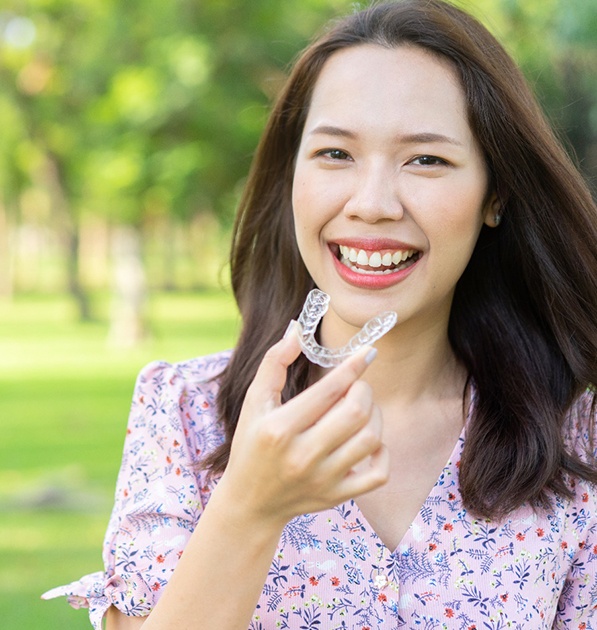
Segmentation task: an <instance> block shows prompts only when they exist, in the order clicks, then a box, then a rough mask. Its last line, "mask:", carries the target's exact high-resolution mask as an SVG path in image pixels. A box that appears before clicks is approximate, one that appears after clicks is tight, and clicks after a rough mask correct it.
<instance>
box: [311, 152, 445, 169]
mask: <svg viewBox="0 0 597 630" xmlns="http://www.w3.org/2000/svg"><path fill="white" fill-rule="evenodd" d="M314 157H321V158H325V159H327V160H328V161H330V162H350V161H353V159H352V157H351V155H350V154H349V153H348V152H347V151H344V150H343V149H337V148H326V149H321V150H319V151H316V152H315V153H314ZM405 164H407V165H408V164H413V165H414V166H422V167H429V168H432V167H437V166H449V165H450V163H449V162H448V161H447V160H445V159H444V158H441V157H439V156H437V155H431V154H423V155H417V156H415V157H413V158H410V159H409V160H408V161H406V162H405Z"/></svg>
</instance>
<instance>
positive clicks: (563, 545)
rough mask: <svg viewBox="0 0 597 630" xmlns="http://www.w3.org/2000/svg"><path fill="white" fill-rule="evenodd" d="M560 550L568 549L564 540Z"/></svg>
mask: <svg viewBox="0 0 597 630" xmlns="http://www.w3.org/2000/svg"><path fill="white" fill-rule="evenodd" d="M561 547H562V549H568V543H567V542H566V541H565V540H564V541H562V544H561Z"/></svg>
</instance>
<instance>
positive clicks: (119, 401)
mask: <svg viewBox="0 0 597 630" xmlns="http://www.w3.org/2000/svg"><path fill="white" fill-rule="evenodd" d="M94 306H95V309H94V310H95V312H96V313H98V314H99V319H98V321H94V322H86V323H81V322H78V321H77V319H76V310H75V308H74V306H73V304H72V302H71V301H70V299H69V298H68V297H65V296H62V297H61V296H58V297H56V296H34V295H31V296H23V297H18V298H17V299H16V300H15V301H14V302H13V303H12V304H11V303H7V302H0V331H1V334H0V356H2V363H1V364H0V418H1V430H2V440H0V506H1V507H0V557H1V558H2V562H1V563H0V619H2V622H0V627H2V628H5V627H6V628H10V629H12V628H15V629H17V628H18V629H19V630H33V629H35V630H39V629H43V630H54V629H56V630H64V628H69V630H71V629H72V630H77V629H79V628H80V629H83V628H89V627H90V626H89V622H88V620H87V614H86V612H85V611H72V610H71V609H70V607H69V606H68V605H67V604H66V602H65V601H64V600H61V601H52V602H42V601H40V600H39V596H40V594H41V593H42V592H44V591H46V590H48V589H50V588H52V587H54V586H57V585H60V584H65V583H69V582H72V581H74V580H76V579H78V578H79V577H81V576H82V575H84V574H86V573H92V572H95V571H98V570H101V568H102V562H101V546H102V541H103V536H104V531H105V528H106V525H107V522H108V518H109V515H110V510H111V507H112V497H113V493H114V484H115V481H116V475H117V473H118V467H119V464H120V458H121V453H122V443H123V440H124V434H125V430H126V421H127V416H128V411H129V407H130V401H131V396H132V392H133V386H134V382H135V378H136V375H137V373H138V372H139V370H140V369H141V368H142V367H143V366H144V365H145V364H146V363H148V362H150V361H153V360H155V359H164V360H167V361H171V362H174V361H179V360H184V359H188V358H191V357H193V356H198V355H202V354H208V353H211V352H216V351H219V350H223V349H226V348H230V347H233V346H234V341H235V338H236V335H237V333H238V315H237V311H236V308H235V305H234V302H233V300H232V297H231V296H230V294H228V293H218V292H208V293H205V294H203V293H202V294H196V293H194V294H191V293H189V294H161V295H156V296H153V297H152V299H151V301H150V304H149V309H148V317H149V320H148V321H149V328H150V333H151V334H150V337H149V339H148V340H147V341H146V342H145V343H144V344H143V345H141V346H140V347H139V348H135V349H132V350H126V351H122V350H117V349H115V348H111V347H109V345H108V344H107V343H106V338H107V331H108V324H107V321H106V317H105V315H106V314H107V312H108V305H107V300H106V297H105V296H96V301H95V302H94Z"/></svg>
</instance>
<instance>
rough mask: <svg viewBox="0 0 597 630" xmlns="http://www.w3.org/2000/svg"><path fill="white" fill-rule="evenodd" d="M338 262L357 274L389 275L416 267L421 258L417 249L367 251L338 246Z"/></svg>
mask: <svg viewBox="0 0 597 630" xmlns="http://www.w3.org/2000/svg"><path fill="white" fill-rule="evenodd" d="M334 253H335V254H336V257H337V258H338V260H339V261H340V262H341V263H342V264H343V265H345V266H346V267H348V268H349V269H351V270H352V271H355V272H356V273H362V274H368V275H388V274H391V273H396V272H398V271H402V270H403V269H406V268H407V267H410V266H411V265H414V264H415V263H416V262H417V260H419V258H420V257H421V255H422V254H421V252H420V251H419V250H417V249H399V250H388V249H384V250H380V251H365V250H364V249H356V248H354V247H348V246H346V245H336V246H335V252H334Z"/></svg>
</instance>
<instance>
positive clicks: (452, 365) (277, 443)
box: [107, 45, 494, 630]
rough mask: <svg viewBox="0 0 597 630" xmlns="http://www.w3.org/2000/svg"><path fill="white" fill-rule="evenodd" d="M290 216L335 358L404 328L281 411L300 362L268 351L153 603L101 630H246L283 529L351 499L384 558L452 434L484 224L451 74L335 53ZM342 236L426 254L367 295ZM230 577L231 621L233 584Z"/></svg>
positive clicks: (384, 56)
mask: <svg viewBox="0 0 597 630" xmlns="http://www.w3.org/2000/svg"><path fill="white" fill-rule="evenodd" d="M322 127H325V129H322ZM421 134H426V137H423V136H422V135H421ZM430 134H433V136H431V135H430ZM438 136H441V137H442V138H443V139H441V140H438ZM446 137H448V138H450V140H449V141H447V140H446V139H445V138H446ZM425 156H429V157H425ZM293 203H294V215H295V222H296V229H297V239H298V243H299V246H300V250H301V254H302V256H303V257H304V260H305V263H306V265H307V268H308V269H309V271H310V273H311V274H312V276H313V278H314V279H315V281H316V283H317V284H318V286H319V287H320V288H321V289H323V290H325V291H326V292H328V293H329V294H330V295H331V298H332V300H331V308H330V310H329V311H328V314H326V316H325V318H324V320H323V328H322V341H323V343H324V344H325V345H328V346H331V347H337V346H339V345H342V344H343V343H344V342H345V341H346V339H347V338H349V337H350V336H352V335H353V334H354V333H355V327H360V326H361V325H362V324H363V323H364V322H365V321H366V320H367V319H368V318H370V317H372V316H374V315H376V314H377V313H378V312H380V311H382V310H390V309H391V310H396V311H397V312H398V317H399V324H398V325H397V326H396V328H395V329H394V330H393V331H392V332H391V333H389V334H388V335H386V336H385V337H384V338H383V339H382V340H380V342H379V343H378V344H377V346H378V348H379V358H377V359H376V360H375V361H374V362H373V363H372V364H371V365H370V366H369V362H370V360H371V358H372V357H371V356H368V353H369V349H367V348H365V349H362V350H361V351H359V353H357V354H356V355H354V356H353V357H351V358H350V359H348V360H347V361H345V362H344V363H343V364H342V365H340V366H339V367H337V368H335V369H333V370H331V371H325V370H321V371H320V372H319V374H318V376H317V378H316V379H315V382H314V383H313V384H312V385H311V386H310V387H309V388H308V389H306V390H305V391H304V392H302V393H301V394H299V396H297V397H296V398H294V399H292V400H290V401H289V402H288V403H286V404H284V405H281V404H280V398H281V391H282V389H283V387H284V384H285V380H286V370H287V367H288V366H289V365H290V364H291V363H292V362H293V361H294V360H295V359H296V357H297V356H298V355H299V351H300V349H299V345H298V341H297V337H296V335H295V333H294V332H293V331H291V332H290V334H289V335H287V336H286V337H285V338H284V339H283V340H282V341H280V342H279V343H278V344H276V345H275V346H273V347H272V348H271V349H270V351H268V353H267V354H266V356H265V358H264V359H263V362H262V364H261V366H260V368H259V370H258V372H257V375H256V377H255V379H254V381H253V384H252V385H251V387H250V388H249V391H248V393H247V396H246V399H245V402H244V406H243V409H242V413H241V416H240V420H239V424H238V427H237V430H236V433H235V437H234V440H233V443H232V450H231V455H230V460H229V464H228V466H227V468H226V471H225V473H224V475H223V477H222V479H221V481H220V482H219V484H218V486H217V487H216V489H215V491H214V493H213V495H212V497H211V499H210V501H209V503H208V505H207V507H206V510H205V512H204V514H203V516H202V518H201V519H200V520H199V523H198V525H197V528H196V530H195V532H194V534H193V536H192V537H191V540H190V542H189V544H188V546H187V548H186V549H185V552H184V554H183V556H182V558H181V560H180V562H179V565H178V567H177V569H176V571H175V572H174V575H173V577H172V579H171V580H170V583H169V585H168V586H167V588H166V589H165V590H164V593H163V595H162V598H161V599H160V601H159V603H158V605H157V606H156V608H155V610H154V611H153V612H152V614H151V615H150V616H149V617H148V618H147V620H145V621H142V620H138V619H127V618H126V617H124V616H123V615H121V614H120V613H118V612H116V611H115V610H114V609H112V610H111V611H110V612H109V614H108V623H107V630H134V629H135V628H140V627H141V626H142V627H143V628H144V630H155V629H160V630H167V629H168V630H169V629H176V630H185V629H187V628H188V629H190V628H194V629H202V628H210V629H212V628H218V629H219V630H246V628H247V627H248V625H249V621H250V618H251V615H252V613H253V611H254V607H255V604H256V602H257V599H258V597H259V595H260V593H261V589H262V586H263V583H264V581H265V577H266V575H267V571H268V569H269V567H270V563H271V558H272V556H273V554H274V552H275V548H276V545H277V542H278V540H279V537H280V534H281V532H282V530H283V528H284V526H285V525H286V523H287V522H288V521H289V520H290V519H292V518H293V517H295V516H297V515H299V514H304V513H309V512H314V511H318V510H322V509H326V508H329V507H332V506H334V505H337V504H339V503H341V502H343V501H345V500H347V499H349V498H353V497H359V499H358V501H359V506H360V507H361V509H362V510H363V512H364V514H365V515H366V517H367V518H368V520H369V521H370V522H371V523H372V525H373V526H374V527H375V529H376V531H378V532H379V533H380V536H381V537H382V539H383V540H384V541H385V542H386V543H387V544H389V545H392V546H395V544H397V542H398V541H399V540H400V539H401V537H402V535H403V533H404V531H405V530H406V528H407V527H408V525H409V524H410V522H411V521H412V518H413V514H414V513H416V511H417V510H418V509H419V507H420V505H421V503H422V502H423V501H424V499H425V497H426V496H427V494H428V492H429V489H430V487H431V486H432V485H433V484H434V482H435V481H436V479H437V475H438V473H439V471H441V468H442V467H443V465H444V464H445V460H446V457H447V455H448V454H449V453H450V451H451V450H452V448H453V445H454V442H455V440H456V438H457V436H458V434H459V432H460V429H461V427H462V422H463V418H462V386H463V382H464V379H465V374H464V373H463V371H462V369H461V368H460V367H459V366H458V365H457V363H456V362H455V359H454V356H453V353H452V351H451V349H450V346H449V343H448V339H447V321H448V316H449V311H450V305H451V300H452V295H453V291H454V285H455V284H456V281H457V280H458V277H459V276H460V274H461V273H462V270H463V269H464V267H465V266H466V264H467V262H468V259H469V257H470V254H471V252H472V249H473V247H474V244H475V242H476V240H477V237H478V234H479V231H480V230H481V227H482V225H483V222H484V221H485V222H487V223H488V224H491V217H492V216H493V213H494V209H493V207H492V206H493V200H492V198H491V197H490V196H489V195H488V194H487V176H486V172H485V166H484V163H483V160H482V157H481V155H480V151H479V149H478V146H477V143H476V141H475V139H474V138H473V136H472V133H471V131H470V128H469V125H468V122H467V118H466V108H465V103H464V98H463V95H462V90H461V88H460V86H459V84H458V82H457V80H456V78H455V76H454V73H453V72H452V70H451V69H450V67H449V66H447V65H446V64H445V63H443V62H440V61H438V60H437V59H435V58H434V57H431V56H429V55H428V54H426V53H424V52H422V51H420V50H418V49H412V48H397V49H390V50H388V49H385V48H381V47H378V46H371V45H365V46H359V47H356V48H353V49H347V50H344V51H341V52H338V53H336V54H335V55H333V56H332V57H331V58H330V60H328V62H327V63H326V64H325V65H324V68H323V71H322V74H321V76H320V78H319V80H318V81H317V84H316V86H315V92H314V95H313V101H312V104H311V109H310V112H309V115H308V118H307V121H306V126H305V131H304V134H303V139H302V142H301V146H300V149H299V152H298V156H297V161H296V172H295V178H294V193H293ZM342 238H344V239H347V238H349V239H357V240H358V239H363V238H365V239H367V238H368V239H369V241H367V242H368V243H369V245H371V244H372V243H373V242H374V241H375V239H379V238H385V239H390V241H391V243H401V244H405V245H408V246H409V247H412V248H413V249H416V250H418V251H419V252H420V253H421V257H420V259H419V261H418V262H417V263H416V266H415V267H413V269H412V271H411V272H410V273H408V274H406V276H405V277H404V278H403V279H401V280H400V281H399V282H396V283H392V284H391V286H389V287H386V288H383V289H371V288H362V287H358V286H354V285H353V284H350V283H347V282H346V281H345V280H344V279H343V278H342V276H341V274H339V273H338V269H337V267H336V263H335V262H334V259H333V254H332V250H331V249H330V243H333V242H334V241H335V240H337V239H342ZM386 244H387V242H386ZM397 374H399V375H400V378H399V379H397V378H396V375H397ZM382 418H387V419H390V420H389V421H386V422H385V424H384V422H383V421H382ZM388 479H389V480H390V482H389V483H388V484H387V485H385V484H386V482H387V481H388ZM224 556H225V557H226V558H227V562H226V564H225V565H224V564H223V563H221V558H222V557H224ZM238 575H242V576H243V583H242V588H238V589H236V591H235V598H234V599H235V605H234V606H230V605H229V592H230V584H231V577H230V576H238Z"/></svg>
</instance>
